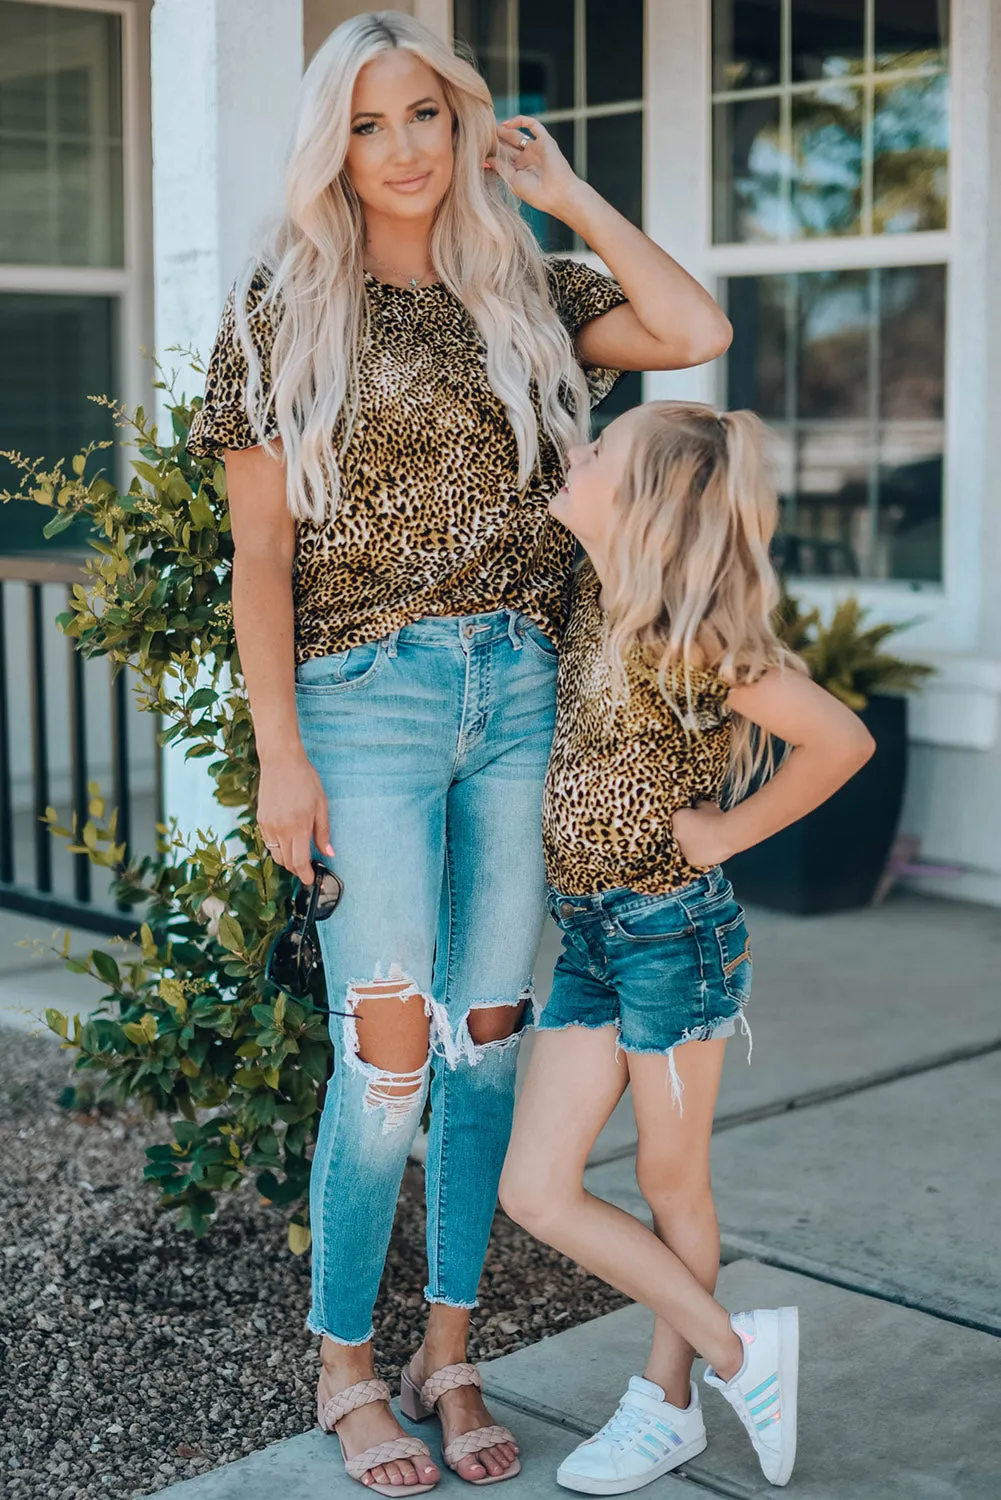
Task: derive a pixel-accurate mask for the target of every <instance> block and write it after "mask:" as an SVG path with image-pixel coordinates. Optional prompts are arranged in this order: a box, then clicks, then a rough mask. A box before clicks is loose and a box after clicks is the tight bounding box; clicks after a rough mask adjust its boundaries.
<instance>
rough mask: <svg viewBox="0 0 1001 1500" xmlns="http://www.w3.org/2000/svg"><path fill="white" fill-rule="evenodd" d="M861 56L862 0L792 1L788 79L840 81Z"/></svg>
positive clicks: (858, 63)
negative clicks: (790, 68)
mask: <svg viewBox="0 0 1001 1500" xmlns="http://www.w3.org/2000/svg"><path fill="white" fill-rule="evenodd" d="M864 57H865V5H864V3H863V0H792V78H793V82H794V83H801V82H806V81H808V80H811V79H821V78H843V77H844V76H845V75H846V74H848V73H858V72H860V71H861V69H862V65H863V60H864Z"/></svg>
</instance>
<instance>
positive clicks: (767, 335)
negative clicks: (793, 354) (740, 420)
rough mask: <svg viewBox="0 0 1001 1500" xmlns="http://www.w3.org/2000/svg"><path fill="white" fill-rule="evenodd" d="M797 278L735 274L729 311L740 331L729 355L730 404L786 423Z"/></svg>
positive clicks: (729, 288) (728, 388)
mask: <svg viewBox="0 0 1001 1500" xmlns="http://www.w3.org/2000/svg"><path fill="white" fill-rule="evenodd" d="M792 289H793V278H792V277H789V276H735V277H733V278H732V280H731V281H730V283H729V287H728V293H727V312H728V314H729V317H730V321H731V322H732V323H733V326H734V328H735V329H736V328H739V329H740V336H739V337H738V338H735V339H734V341H733V343H732V344H731V345H730V350H729V353H728V354H727V405H728V406H729V407H731V408H734V409H738V408H742V407H747V408H749V409H750V410H751V411H756V412H757V413H758V415H759V416H760V417H766V418H771V419H773V420H777V421H781V420H782V419H783V418H784V417H785V416H786V414H787V399H788V395H789V393H788V391H787V384H788V382H787V364H786V351H787V348H788V336H787V320H788V311H787V309H788V307H789V298H790V296H791V294H792Z"/></svg>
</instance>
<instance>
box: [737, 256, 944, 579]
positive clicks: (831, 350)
mask: <svg viewBox="0 0 1001 1500" xmlns="http://www.w3.org/2000/svg"><path fill="white" fill-rule="evenodd" d="M728 309H729V313H730V317H731V320H732V322H733V325H734V343H733V350H734V353H733V354H731V356H730V357H729V359H728V382H727V384H728V389H727V402H728V404H729V405H731V406H743V405H746V406H750V407H751V408H752V409H754V410H757V411H758V412H759V413H760V414H761V415H762V416H763V417H765V418H766V419H767V420H768V421H769V422H770V424H771V426H772V428H773V431H774V433H775V445H776V460H777V465H778V475H779V485H780V491H781V494H782V497H783V520H782V537H781V547H780V555H781V557H782V560H783V564H784V566H785V567H786V568H787V569H788V570H789V571H790V572H793V573H803V574H823V575H830V576H842V575H845V576H848V575H855V574H864V575H867V576H870V577H878V578H906V579H916V580H927V581H934V580H937V579H939V578H940V576H941V530H942V452H943V441H944V420H943V418H944V410H943V391H944V372H945V268H944V267H943V266H902V267H894V268H892V269H888V270H865V271H825V272H798V273H794V274H791V275H784V276H760V277H739V278H732V279H731V281H730V283H729V287H728ZM737 351H740V353H739V354H738V353H737Z"/></svg>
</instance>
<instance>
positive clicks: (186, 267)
mask: <svg viewBox="0 0 1001 1500" xmlns="http://www.w3.org/2000/svg"><path fill="white" fill-rule="evenodd" d="M151 51H152V93H153V243H154V278H155V298H156V348H157V352H158V354H159V357H160V359H161V361H162V362H163V364H164V365H165V366H166V367H167V368H168V369H170V368H171V367H172V366H173V365H175V364H179V363H180V358H179V356H177V355H170V354H168V353H167V351H168V350H169V349H170V347H171V346H172V345H181V346H182V347H184V348H191V349H195V350H197V351H199V352H200V353H201V354H202V355H203V356H206V357H207V355H208V353H209V350H210V349H211V347H212V340H213V338H214V335H215V330H216V325H217V323H218V321H219V314H220V311H221V309H222V304H223V301H224V300H225V297H226V293H227V292H228V290H229V287H230V286H231V284H232V282H233V280H234V278H235V276H236V274H237V272H238V270H239V268H240V266H241V264H242V262H243V261H244V259H245V258H246V257H247V256H248V255H249V254H250V253H251V250H252V248H253V241H254V237H255V234H256V232H257V230H258V228H259V227H260V225H261V224H262V223H263V221H264V220H266V219H267V217H268V216H269V215H270V214H271V213H273V212H274V211H275V210H276V209H277V208H278V207H279V205H280V203H281V175H282V164H283V162H284V158H285V151H286V147H287V144H288V138H289V133H290V130H291V124H292V112H293V105H294V100H295V95H296V91H297V89H298V86H299V81H300V79H301V77H302V59H303V36H302V0H155V4H154V6H153V14H152V33H151ZM195 380H197V377H195V376H193V375H192V374H191V373H190V372H182V375H181V378H180V380H179V382H178V388H179V389H181V390H184V389H187V390H189V391H190V390H191V389H192V385H193V382H194V381H195ZM164 800H165V804H166V812H167V817H168V818H171V817H174V818H177V820H178V822H179V823H180V825H181V828H182V829H183V830H184V831H185V832H193V831H194V830H195V829H196V828H199V827H201V828H212V827H214V828H215V830H216V831H217V832H222V831H223V827H224V820H225V819H226V818H227V817H228V816H229V814H228V813H221V810H220V809H219V808H218V807H217V806H216V804H215V802H214V801H213V799H212V796H211V789H210V783H209V779H208V776H207V774H206V772H205V770H204V768H203V767H202V765H201V764H200V762H198V761H192V762H188V763H187V764H185V762H184V760H183V752H180V751H178V752H175V751H173V750H172V749H168V751H167V753H166V760H165V765H164Z"/></svg>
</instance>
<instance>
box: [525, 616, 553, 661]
mask: <svg viewBox="0 0 1001 1500" xmlns="http://www.w3.org/2000/svg"><path fill="white" fill-rule="evenodd" d="M518 634H519V635H520V636H521V638H522V640H523V641H524V642H525V643H526V645H529V646H532V647H534V649H535V652H536V654H537V655H538V656H544V657H545V659H546V661H552V662H555V661H556V659H557V657H558V655H559V652H558V651H557V649H556V647H555V646H554V645H553V643H552V641H551V640H550V639H549V637H548V636H547V635H544V634H543V632H542V631H541V630H540V629H539V627H538V625H536V623H535V621H534V620H530V619H529V618H528V616H527V615H522V617H521V619H520V620H519V621H518Z"/></svg>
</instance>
